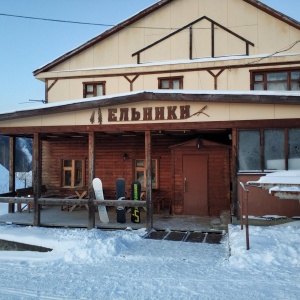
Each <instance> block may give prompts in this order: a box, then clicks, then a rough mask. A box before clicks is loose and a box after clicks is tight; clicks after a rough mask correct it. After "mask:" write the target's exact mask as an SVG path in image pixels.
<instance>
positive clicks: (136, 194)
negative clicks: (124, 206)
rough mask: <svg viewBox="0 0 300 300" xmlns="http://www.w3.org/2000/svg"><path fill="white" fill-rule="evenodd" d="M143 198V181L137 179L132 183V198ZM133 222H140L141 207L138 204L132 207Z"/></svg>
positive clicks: (137, 199)
mask: <svg viewBox="0 0 300 300" xmlns="http://www.w3.org/2000/svg"><path fill="white" fill-rule="evenodd" d="M140 198H141V183H140V182H139V181H138V180H136V181H133V182H132V184H131V199H132V200H136V201H139V200H140ZM131 222H132V223H140V222H141V216H140V208H139V207H137V206H134V207H131Z"/></svg>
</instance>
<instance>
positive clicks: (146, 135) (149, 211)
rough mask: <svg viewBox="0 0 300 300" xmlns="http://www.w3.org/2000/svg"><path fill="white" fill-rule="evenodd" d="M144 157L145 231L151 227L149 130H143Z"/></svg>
mask: <svg viewBox="0 0 300 300" xmlns="http://www.w3.org/2000/svg"><path fill="white" fill-rule="evenodd" d="M145 159H146V202H147V206H146V207H147V231H148V232H149V231H150V230H151V229H152V228H153V211H152V176H151V132H150V131H149V130H148V131H145Z"/></svg>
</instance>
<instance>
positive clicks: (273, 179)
mask: <svg viewBox="0 0 300 300" xmlns="http://www.w3.org/2000/svg"><path fill="white" fill-rule="evenodd" d="M256 182H257V183H260V184H291V185H292V184H299V185H300V170H294V171H279V172H274V173H270V174H267V175H266V176H262V177H260V179H259V180H258V181H256Z"/></svg>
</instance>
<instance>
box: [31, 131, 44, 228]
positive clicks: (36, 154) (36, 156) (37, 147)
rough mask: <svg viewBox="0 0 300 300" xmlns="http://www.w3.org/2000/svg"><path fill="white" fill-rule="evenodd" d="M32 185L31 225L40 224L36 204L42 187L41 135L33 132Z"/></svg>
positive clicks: (38, 210) (39, 213)
mask: <svg viewBox="0 0 300 300" xmlns="http://www.w3.org/2000/svg"><path fill="white" fill-rule="evenodd" d="M32 152H33V155H32V164H33V167H32V175H33V176H32V177H33V182H32V187H33V191H34V192H33V194H34V214H33V226H40V223H41V210H40V205H39V204H38V198H39V197H40V196H41V188H42V180H41V177H42V159H41V136H40V134H39V133H34V138H33V147H32Z"/></svg>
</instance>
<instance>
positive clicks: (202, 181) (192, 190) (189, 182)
mask: <svg viewBox="0 0 300 300" xmlns="http://www.w3.org/2000/svg"><path fill="white" fill-rule="evenodd" d="M207 162H208V156H207V155H183V200H184V214H186V215H198V216H208V197H207V196H208V193H207Z"/></svg>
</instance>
